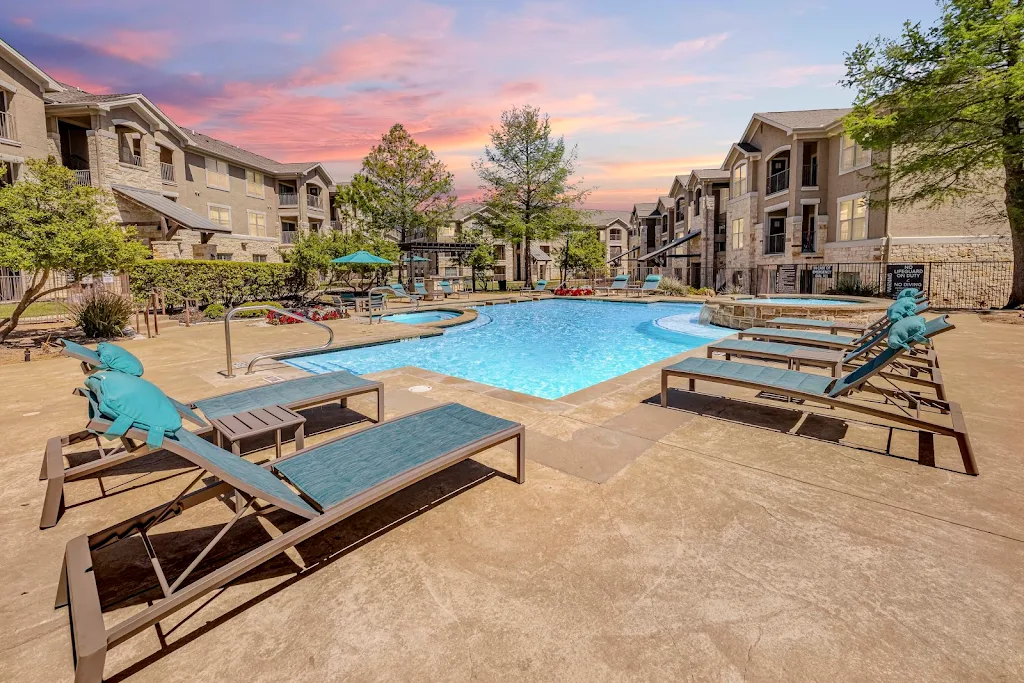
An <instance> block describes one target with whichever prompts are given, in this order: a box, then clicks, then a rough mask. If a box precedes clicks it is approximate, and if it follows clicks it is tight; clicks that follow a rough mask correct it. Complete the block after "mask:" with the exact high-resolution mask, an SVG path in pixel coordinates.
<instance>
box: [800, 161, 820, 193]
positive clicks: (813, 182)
mask: <svg viewBox="0 0 1024 683" xmlns="http://www.w3.org/2000/svg"><path fill="white" fill-rule="evenodd" d="M800 185H801V186H802V187H817V186H818V164H817V163H813V164H804V167H803V172H802V173H801V174H800Z"/></svg>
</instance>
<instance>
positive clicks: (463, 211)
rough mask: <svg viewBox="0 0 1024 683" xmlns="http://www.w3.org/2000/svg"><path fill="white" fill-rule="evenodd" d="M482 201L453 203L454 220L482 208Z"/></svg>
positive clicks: (458, 219)
mask: <svg viewBox="0 0 1024 683" xmlns="http://www.w3.org/2000/svg"><path fill="white" fill-rule="evenodd" d="M484 206H485V205H484V203H483V202H462V203H461V204H456V205H455V214H454V217H455V220H457V221H461V220H462V219H463V218H466V217H467V216H470V215H472V214H474V213H476V212H477V211H479V210H480V209H482V208H484Z"/></svg>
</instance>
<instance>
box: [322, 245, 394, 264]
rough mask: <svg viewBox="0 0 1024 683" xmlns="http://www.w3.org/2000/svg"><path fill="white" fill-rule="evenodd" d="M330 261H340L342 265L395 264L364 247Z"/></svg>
mask: <svg viewBox="0 0 1024 683" xmlns="http://www.w3.org/2000/svg"><path fill="white" fill-rule="evenodd" d="M331 263H340V264H342V265H353V266H393V265H395V264H394V263H393V262H392V261H388V260H387V259H386V258H381V257H380V256H377V255H375V254H371V253H370V252H368V251H366V250H365V249H360V250H359V251H356V252H353V253H351V254H345V255H344V256H339V257H338V258H335V259H331Z"/></svg>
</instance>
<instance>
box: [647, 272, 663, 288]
mask: <svg viewBox="0 0 1024 683" xmlns="http://www.w3.org/2000/svg"><path fill="white" fill-rule="evenodd" d="M659 284H661V276H660V275H648V276H647V277H646V278H644V286H643V289H657V288H658V285H659Z"/></svg>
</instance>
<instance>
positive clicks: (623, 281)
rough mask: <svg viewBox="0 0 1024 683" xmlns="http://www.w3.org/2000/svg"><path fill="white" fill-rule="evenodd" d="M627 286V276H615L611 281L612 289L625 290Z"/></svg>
mask: <svg viewBox="0 0 1024 683" xmlns="http://www.w3.org/2000/svg"><path fill="white" fill-rule="evenodd" d="M628 284H629V276H628V275H616V276H615V279H614V280H612V287H611V288H612V289H625V288H626V285H628Z"/></svg>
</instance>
